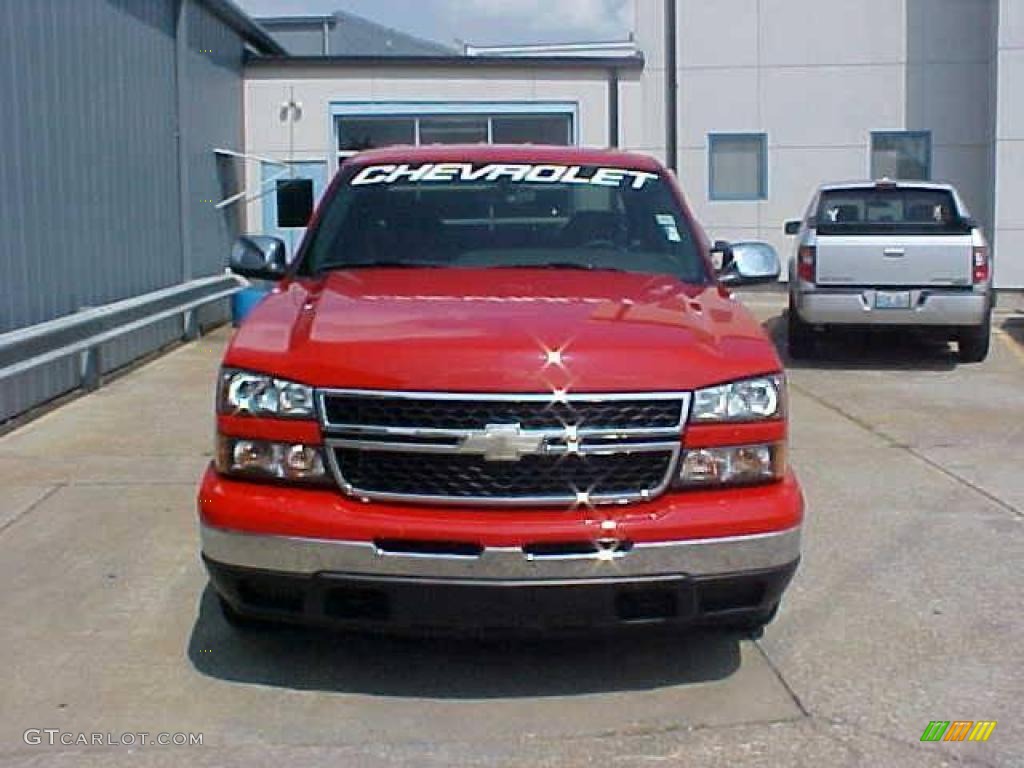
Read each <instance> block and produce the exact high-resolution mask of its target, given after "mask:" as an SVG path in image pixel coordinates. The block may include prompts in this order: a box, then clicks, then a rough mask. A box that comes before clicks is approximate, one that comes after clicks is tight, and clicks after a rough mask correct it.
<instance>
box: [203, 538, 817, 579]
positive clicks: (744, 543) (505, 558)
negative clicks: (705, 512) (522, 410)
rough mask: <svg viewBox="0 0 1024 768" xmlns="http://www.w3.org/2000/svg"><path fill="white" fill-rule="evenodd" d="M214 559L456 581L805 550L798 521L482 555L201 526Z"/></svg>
mask: <svg viewBox="0 0 1024 768" xmlns="http://www.w3.org/2000/svg"><path fill="white" fill-rule="evenodd" d="M200 536H201V541H202V550H203V555H204V557H205V558H206V559H207V560H208V561H213V562H215V563H219V564H222V565H227V566H234V567H238V568H249V569H258V570H264V571H273V572H276V573H281V574H290V575H296V576H312V575H315V574H319V573H345V574H350V575H356V576H369V577H378V576H380V577H427V578H432V579H453V580H477V581H487V580H502V581H518V580H523V581H530V580H547V581H550V580H558V579H595V578H597V579H602V578H603V579H609V578H612V579H614V578H619V577H621V578H623V579H626V578H633V577H643V576H661V575H667V574H676V575H683V574H685V575H688V576H711V575H715V574H734V573H741V572H744V571H754V570H764V569H771V568H777V567H780V566H785V565H788V564H791V563H794V562H795V561H796V560H797V559H798V558H799V557H800V528H799V527H796V528H790V529H788V530H784V531H777V532H772V533H762V534H754V535H749V536H733V537H727V538H718V539H694V540H688V541H667V542H657V543H638V544H635V545H634V546H632V547H631V548H629V549H627V550H624V551H598V552H595V553H588V554H583V555H581V554H562V555H549V554H544V555H537V554H527V553H526V552H524V551H523V549H522V548H520V547H486V548H484V549H483V550H482V551H481V552H480V554H479V555H452V554H420V553H417V554H409V553H395V552H388V551H383V550H381V549H379V548H378V547H377V546H375V545H374V544H373V543H371V542H361V541H333V540H326V539H305V538H292V537H284V536H262V535H255V534H250V533H239V532H236V531H227V530H223V529H220V528H213V527H210V526H202V527H201V530H200Z"/></svg>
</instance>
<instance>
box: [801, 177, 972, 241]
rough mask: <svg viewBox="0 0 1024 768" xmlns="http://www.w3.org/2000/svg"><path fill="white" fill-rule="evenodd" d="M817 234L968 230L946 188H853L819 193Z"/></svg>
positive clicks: (941, 232)
mask: <svg viewBox="0 0 1024 768" xmlns="http://www.w3.org/2000/svg"><path fill="white" fill-rule="evenodd" d="M816 223H817V229H818V234H823V235H827V234H833V235H873V234H878V235H886V234H960V233H963V232H969V231H970V228H969V227H967V226H966V224H965V222H964V220H963V218H962V217H961V216H960V213H959V212H958V211H957V207H956V201H955V200H954V198H953V195H952V193H950V192H949V191H948V190H945V189H914V188H903V187H899V188H891V189H885V188H855V189H833V190H826V191H824V192H822V193H821V200H820V202H819V203H818V211H817V215H816Z"/></svg>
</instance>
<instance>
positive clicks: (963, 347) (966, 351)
mask: <svg viewBox="0 0 1024 768" xmlns="http://www.w3.org/2000/svg"><path fill="white" fill-rule="evenodd" d="M991 336H992V317H991V316H989V317H988V318H986V320H985V322H984V323H982V324H981V325H980V326H979V327H977V328H971V329H970V330H967V331H962V332H961V333H960V335H959V336H957V340H956V346H957V356H958V357H959V358H960V361H961V362H963V363H980V362H981V361H982V360H984V359H985V358H986V357H988V346H989V339H990V338H991Z"/></svg>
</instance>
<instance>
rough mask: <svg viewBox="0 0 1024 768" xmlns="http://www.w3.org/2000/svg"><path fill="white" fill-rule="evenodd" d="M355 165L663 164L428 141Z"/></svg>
mask: <svg viewBox="0 0 1024 768" xmlns="http://www.w3.org/2000/svg"><path fill="white" fill-rule="evenodd" d="M346 162H347V163H353V164H359V165H363V164H371V163H372V164H380V165H384V164H397V163H438V162H441V163H443V162H452V163H456V162H457V163H531V164H540V163H556V164H559V165H599V166H604V167H608V168H633V169H636V170H641V171H650V172H652V173H660V172H662V171H664V166H662V164H661V163H659V162H658V161H657V160H656V159H655V158H653V157H651V156H650V155H644V154H639V153H636V152H623V151H621V150H617V149H593V148H584V147H565V146H554V145H549V144H427V145H420V146H415V147H414V146H392V147H386V148H382V149H371V150H367V151H365V152H360V153H359V154H357V155H353V156H352V157H350V158H348V160H347V161H346Z"/></svg>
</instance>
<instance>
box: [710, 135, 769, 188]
mask: <svg viewBox="0 0 1024 768" xmlns="http://www.w3.org/2000/svg"><path fill="white" fill-rule="evenodd" d="M767 145H768V140H767V136H766V135H765V134H763V133H713V134H709V135H708V196H709V197H710V198H711V199H712V200H763V199H764V198H766V197H767V196H768V162H767V154H768V152H767Z"/></svg>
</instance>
